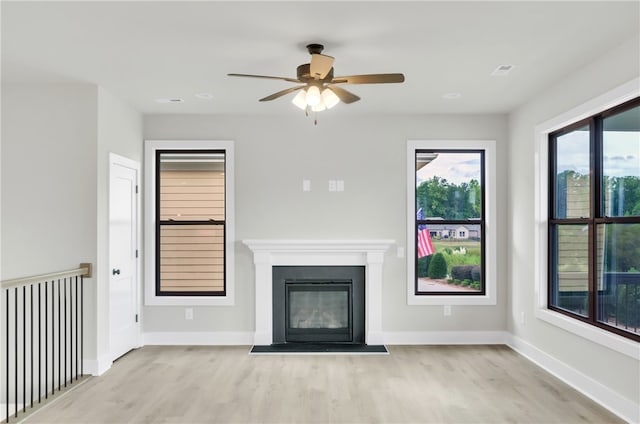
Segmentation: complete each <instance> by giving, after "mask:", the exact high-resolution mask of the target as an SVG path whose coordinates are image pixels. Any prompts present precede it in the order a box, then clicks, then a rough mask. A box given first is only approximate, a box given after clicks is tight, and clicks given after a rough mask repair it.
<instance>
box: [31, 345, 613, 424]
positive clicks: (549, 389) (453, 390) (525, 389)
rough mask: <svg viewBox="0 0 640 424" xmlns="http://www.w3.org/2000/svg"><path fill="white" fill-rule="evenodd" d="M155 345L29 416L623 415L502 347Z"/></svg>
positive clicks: (562, 419)
mask: <svg viewBox="0 0 640 424" xmlns="http://www.w3.org/2000/svg"><path fill="white" fill-rule="evenodd" d="M248 350H249V347H246V346H243V347H160V346H147V347H144V348H141V349H139V350H137V351H134V352H131V353H129V354H128V355H126V356H125V357H123V358H121V359H120V360H119V361H117V362H116V363H115V364H114V365H113V367H112V368H111V369H110V370H109V371H108V372H107V373H105V374H104V375H103V376H101V377H96V378H92V379H90V380H89V381H87V382H86V383H84V384H82V385H81V386H80V387H79V388H77V389H75V390H73V391H71V392H70V393H69V394H67V395H65V396H64V397H62V398H61V399H59V400H58V401H57V402H55V403H54V404H52V405H50V406H48V407H46V408H44V409H43V410H41V411H39V412H37V413H36V414H34V415H32V416H31V417H29V418H28V419H27V421H26V422H27V423H125V422H131V423H143V422H144V423H208V422H220V423H563V424H564V423H618V422H622V421H621V420H619V419H618V418H617V417H616V416H614V415H612V414H611V413H609V412H608V411H606V410H605V409H603V408H602V407H600V406H598V405H597V404H595V403H594V402H592V401H591V400H589V399H587V398H586V397H584V396H583V395H581V394H579V393H578V392H576V391H575V390H573V389H571V388H570V387H568V386H567V385H566V384H564V383H562V382H561V381H559V380H558V379H556V378H554V377H552V376H551V375H549V374H548V373H546V372H545V371H543V370H542V369H540V368H538V367H537V366H536V365H534V364H532V363H531V362H529V361H528V360H526V359H524V358H523V357H521V356H519V355H518V354H517V353H515V352H514V351H512V350H510V349H509V348H508V347H505V346H390V347H389V350H390V352H391V354H390V355H384V356H382V355H376V356H372V355H371V356H355V355H353V356H346V355H344V356H254V355H248V354H247V353H248Z"/></svg>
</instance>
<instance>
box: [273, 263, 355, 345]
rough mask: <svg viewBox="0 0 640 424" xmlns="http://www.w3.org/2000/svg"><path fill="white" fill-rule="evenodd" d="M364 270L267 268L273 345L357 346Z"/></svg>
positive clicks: (353, 268) (347, 267)
mask: <svg viewBox="0 0 640 424" xmlns="http://www.w3.org/2000/svg"><path fill="white" fill-rule="evenodd" d="M364 275H365V274H364V267H361V266H279V267H273V343H318V342H320V343H353V344H363V343H364V333H365V322H364V320H365V310H364V305H365V296H364V294H365V293H364Z"/></svg>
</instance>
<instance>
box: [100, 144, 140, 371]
mask: <svg viewBox="0 0 640 424" xmlns="http://www.w3.org/2000/svg"><path fill="white" fill-rule="evenodd" d="M114 165H118V166H122V167H124V168H129V169H133V170H134V171H135V175H136V194H137V195H136V198H135V207H136V216H135V219H136V221H135V226H136V231H135V234H136V247H137V250H138V258H137V259H138V260H137V261H136V271H135V279H136V288H135V294H136V299H135V305H136V314H137V315H138V321H137V323H136V332H135V343H134V344H135V347H140V346H142V331H141V328H142V326H141V323H142V308H141V305H142V302H141V300H142V291H141V287H142V285H141V284H140V281H141V278H142V269H141V266H140V264H141V258H142V249H141V243H140V240H141V239H142V225H141V218H142V214H141V210H140V209H141V206H142V203H141V202H140V197H141V193H140V191H141V184H140V175H141V173H140V170H141V166H140V162H138V161H135V160H133V159H129V158H127V157H124V156H121V155H118V154H116V153H109V177H108V181H109V189H108V190H109V191H108V193H109V195H108V204H107V210H109V208H110V205H111V175H112V170H113V167H114ZM109 215H110V212H108V216H109ZM109 218H110V217H109ZM109 221H110V219H109ZM107 240H108V241H109V245H108V247H107V251H108V252H109V253H108V264H109V265H111V253H110V246H111V225H110V224H109V229H108V232H107ZM110 304H111V297H110V294H109V305H110ZM107 311H108V312H107V313H108V315H109V319H108V327H107V337H108V339H109V359H110V361H114V360H115V359H117V358H114V357H113V353H112V349H111V312H110V306H109V307H108V308H107Z"/></svg>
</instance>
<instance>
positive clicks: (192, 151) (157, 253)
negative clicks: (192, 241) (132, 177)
mask: <svg viewBox="0 0 640 424" xmlns="http://www.w3.org/2000/svg"><path fill="white" fill-rule="evenodd" d="M183 152H189V154H199V153H201V154H207V153H221V154H223V155H224V164H225V167H224V168H225V169H224V174H225V180H226V174H227V169H226V162H227V156H226V151H225V150H224V149H215V150H195V149H189V150H184V149H182V150H176V149H170V150H164V149H155V164H156V180H155V181H156V184H155V187H154V188H155V191H156V198H155V210H156V215H155V216H156V217H157V216H160V210H161V204H160V203H161V202H160V200H161V199H160V184H157V182H158V181H160V178H161V170H160V168H159V167H158V166H157V164H158V163H160V158H161V156H162V155H163V154H172V153H183ZM224 203H225V206H226V193H225V201H224ZM155 222H156V226H155V231H156V246H155V258H156V270H155V278H156V288H155V295H156V296H162V297H165V296H181V297H184V296H198V297H199V296H224V295H225V294H226V289H227V279H226V255H224V257H223V280H222V281H223V289H222V291H215V292H207V291H162V290H161V286H162V284H161V278H160V269H161V266H162V264H161V261H159V260H158V258H159V257H160V254H161V242H160V234H161V231H162V227H163V226H167V227H169V226H190V225H216V226H218V225H221V226H222V227H223V244H225V241H224V240H225V239H226V225H227V224H226V209H225V218H224V219H222V220H215V221H211V220H206V221H204V220H195V221H180V220H179V221H173V220H168V221H167V220H162V219H156V221H155Z"/></svg>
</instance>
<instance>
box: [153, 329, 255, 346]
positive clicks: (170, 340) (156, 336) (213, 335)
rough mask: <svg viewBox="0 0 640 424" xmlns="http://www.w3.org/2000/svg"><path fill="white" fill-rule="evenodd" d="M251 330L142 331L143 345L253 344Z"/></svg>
mask: <svg viewBox="0 0 640 424" xmlns="http://www.w3.org/2000/svg"><path fill="white" fill-rule="evenodd" d="M254 334H255V333H254V332H253V331H207V332H153V333H143V334H142V339H143V345H194V346H216V345H218V346H234V345H235V346H244V345H248V346H251V345H253V338H254Z"/></svg>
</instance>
